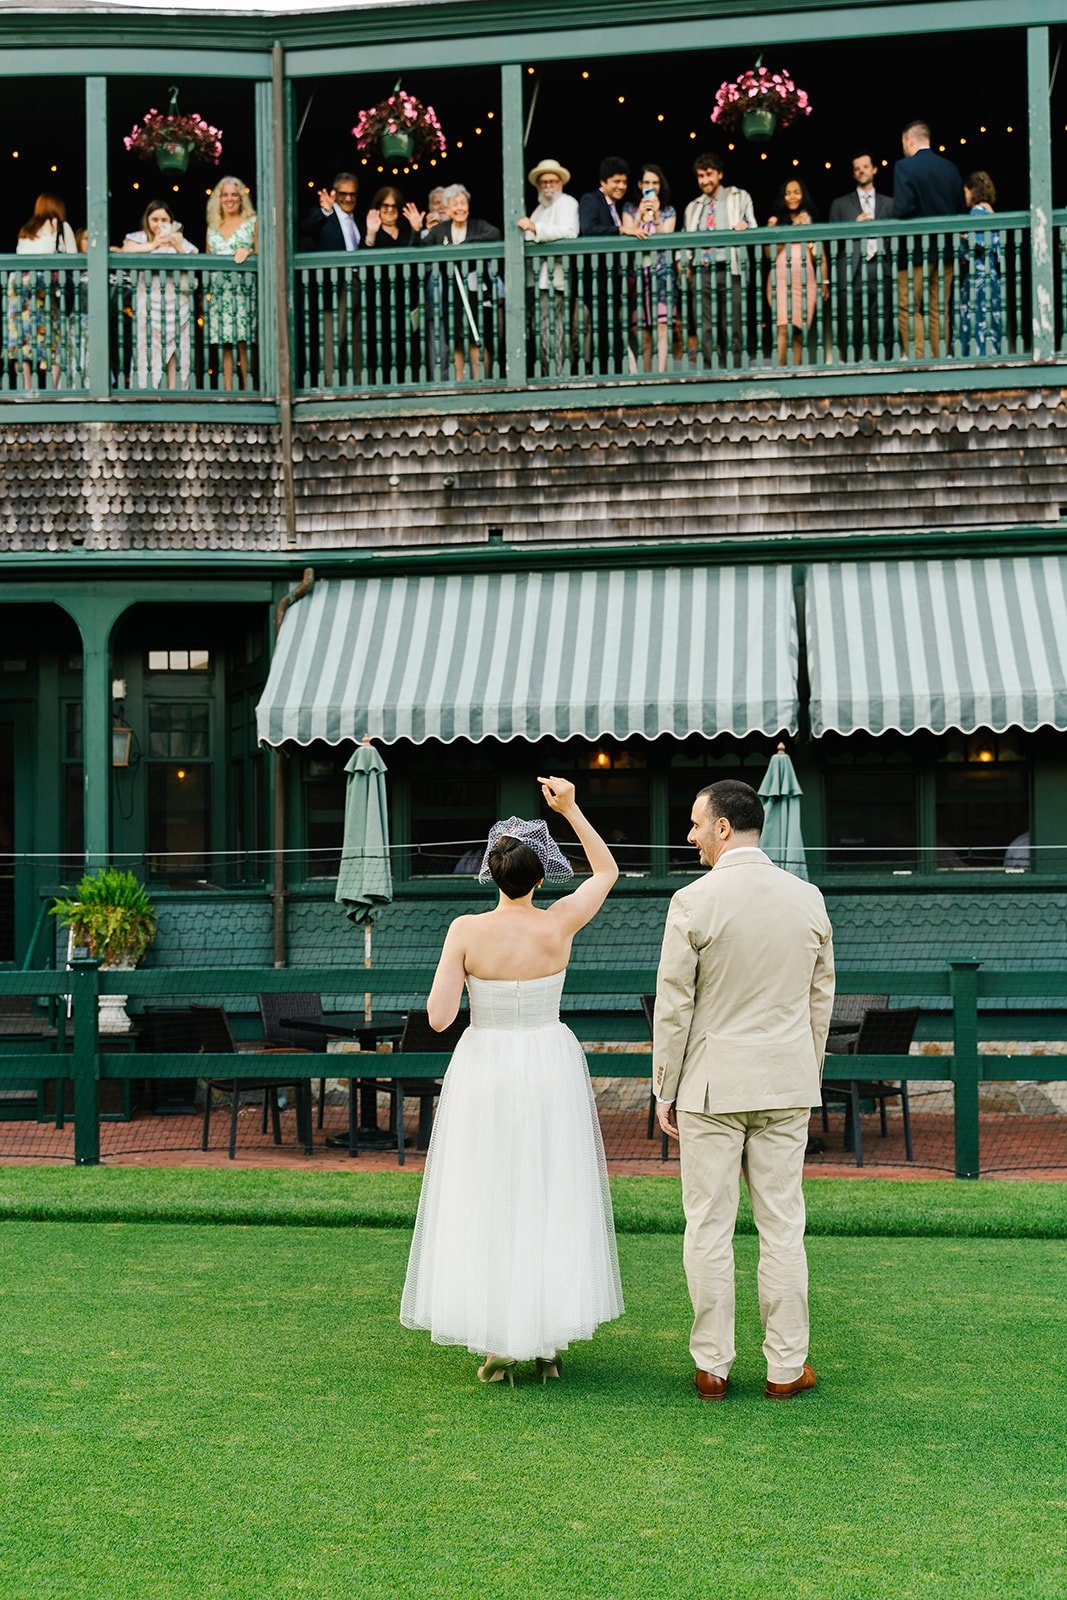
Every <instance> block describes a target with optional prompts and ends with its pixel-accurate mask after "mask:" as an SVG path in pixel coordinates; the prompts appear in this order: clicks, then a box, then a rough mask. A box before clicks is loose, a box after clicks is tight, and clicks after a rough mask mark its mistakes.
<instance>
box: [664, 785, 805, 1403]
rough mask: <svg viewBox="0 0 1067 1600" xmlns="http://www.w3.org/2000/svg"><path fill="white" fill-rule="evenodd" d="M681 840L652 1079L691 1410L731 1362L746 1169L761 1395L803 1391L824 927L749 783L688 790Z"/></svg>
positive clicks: (711, 1393) (723, 1386)
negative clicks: (692, 854)
mask: <svg viewBox="0 0 1067 1600" xmlns="http://www.w3.org/2000/svg"><path fill="white" fill-rule="evenodd" d="M691 815H692V824H693V825H692V828H691V829H690V831H689V843H690V844H692V845H695V846H696V848H697V850H698V851H699V853H700V861H701V865H702V866H705V867H710V868H711V869H712V870H711V871H710V872H708V873H707V874H706V876H704V877H703V878H700V879H698V880H697V882H695V883H692V884H690V885H689V886H688V887H687V888H685V889H680V890H679V891H678V893H677V894H676V895H675V896H674V898H673V899H672V900H671V904H670V910H669V911H668V913H667V925H666V928H665V929H664V934H663V951H662V954H661V957H660V965H659V977H658V980H657V985H656V1019H655V1036H654V1042H653V1047H652V1078H653V1085H654V1087H655V1091H656V1101H657V1114H658V1117H659V1123H660V1127H661V1128H662V1129H663V1131H664V1132H665V1133H666V1134H668V1135H670V1136H671V1137H672V1138H675V1139H678V1140H679V1142H680V1148H681V1165H682V1201H683V1205H684V1208H685V1221H686V1228H685V1251H684V1257H685V1270H686V1277H687V1278H688V1281H689V1296H690V1299H691V1300H692V1302H693V1313H694V1316H693V1331H692V1335H691V1337H690V1342H689V1348H690V1350H691V1352H692V1355H693V1360H694V1361H695V1363H696V1369H697V1370H696V1375H695V1377H694V1380H693V1381H694V1383H695V1385H696V1388H697V1392H698V1394H699V1395H700V1398H701V1399H702V1400H724V1399H725V1398H726V1391H727V1386H728V1384H729V1377H730V1367H731V1365H732V1364H733V1359H734V1260H733V1234H734V1224H735V1222H736V1219H737V1203H738V1198H739V1193H740V1178H741V1173H742V1172H744V1174H745V1180H746V1182H747V1184H748V1191H749V1195H750V1196H751V1200H752V1213H753V1216H754V1218H755V1222H756V1227H757V1229H758V1231H759V1237H760V1258H759V1273H758V1282H759V1305H760V1317H761V1319H762V1322H763V1331H764V1340H763V1353H764V1355H765V1357H766V1359H767V1387H766V1390H765V1393H766V1395H767V1397H768V1399H772V1400H778V1399H788V1398H789V1397H790V1396H792V1395H795V1394H799V1393H800V1392H801V1390H803V1389H811V1388H814V1386H815V1373H814V1371H813V1370H812V1368H811V1367H810V1366H809V1364H808V1360H807V1356H808V1266H807V1257H806V1255H805V1252H804V1196H803V1192H802V1189H801V1178H802V1176H803V1169H804V1147H805V1143H806V1141H807V1132H808V1116H809V1110H810V1107H811V1106H813V1105H817V1104H818V1103H819V1099H820V1089H819V1084H820V1079H821V1076H822V1058H823V1050H824V1048H825V1045H826V1034H827V1030H828V1028H829V1024H830V1011H831V1008H832V1006H833V999H834V959H833V944H832V938H831V930H830V923H829V919H828V918H827V915H826V907H825V905H824V904H823V898H822V895H821V894H820V893H819V891H818V889H816V888H815V887H814V885H812V884H809V883H805V882H803V881H802V880H801V879H800V878H795V877H793V876H792V874H790V873H788V872H783V871H782V870H781V868H779V867H776V866H775V865H774V863H773V862H772V861H771V860H770V859H769V857H768V856H766V855H764V853H763V851H762V850H761V849H760V848H759V838H760V832H761V830H762V828H763V805H762V803H761V801H760V798H759V796H758V795H757V793H756V791H755V790H754V789H751V788H750V787H749V786H748V784H747V783H737V782H735V781H733V780H727V781H724V782H722V783H713V784H711V785H709V787H708V788H706V789H701V791H700V793H699V794H698V795H697V797H696V800H695V801H694V802H693V810H692V814H691Z"/></svg>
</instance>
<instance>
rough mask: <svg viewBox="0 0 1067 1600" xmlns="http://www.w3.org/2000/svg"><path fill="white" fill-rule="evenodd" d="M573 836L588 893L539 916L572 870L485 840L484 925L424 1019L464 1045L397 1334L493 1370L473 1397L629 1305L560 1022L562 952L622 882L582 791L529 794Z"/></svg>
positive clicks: (510, 837) (473, 920)
mask: <svg viewBox="0 0 1067 1600" xmlns="http://www.w3.org/2000/svg"><path fill="white" fill-rule="evenodd" d="M537 781H538V782H539V783H540V785H541V792H542V794H543V795H544V797H545V800H546V801H547V803H548V805H549V806H550V807H551V809H552V810H553V811H556V812H558V813H559V815H560V816H561V817H564V818H565V819H566V821H567V822H569V823H570V825H571V827H572V828H573V829H574V832H575V833H576V834H577V836H578V839H579V841H580V843H581V845H582V848H583V849H584V851H585V854H586V859H587V860H588V862H589V868H590V872H591V874H592V876H591V877H589V878H587V879H586V880H585V881H584V882H583V883H582V884H581V885H580V886H579V888H577V889H576V890H575V891H574V892H573V894H568V895H565V896H563V897H562V898H561V899H558V900H556V901H554V902H553V903H552V904H551V905H550V906H547V907H545V908H541V907H537V906H535V905H534V904H533V895H534V890H535V889H536V888H538V887H539V885H540V884H541V883H542V882H543V881H544V880H545V879H546V878H548V879H561V878H566V877H571V876H572V872H571V867H570V864H569V863H568V862H567V860H566V859H565V857H564V856H563V855H562V854H561V853H560V851H559V850H558V848H557V846H556V844H555V842H554V841H553V839H552V838H551V836H550V834H549V832H548V829H547V827H546V826H545V824H544V823H543V822H523V821H520V819H519V818H518V817H510V818H508V820H507V821H506V822H497V823H494V825H493V827H492V829H491V831H490V834H489V843H488V846H487V848H486V852H485V856H484V858H483V861H482V869H481V872H480V874H479V879H480V881H481V882H483V883H487V882H488V881H489V879H490V877H491V878H492V880H493V881H494V882H495V883H496V885H497V887H498V889H499V890H500V899H499V903H498V904H497V906H496V907H495V909H494V910H492V911H484V912H481V913H479V914H476V915H472V916H464V917H457V918H456V920H455V921H454V922H453V923H452V925H451V926H450V928H449V930H448V933H447V935H446V937H445V943H444V948H443V950H442V952H441V959H440V961H439V963H438V966H437V972H436V975H435V977H434V981H433V987H432V989H431V990H430V997H429V1000H428V1001H427V1009H428V1011H429V1017H430V1023H431V1026H432V1027H434V1028H436V1029H437V1030H438V1031H439V1032H440V1031H441V1030H442V1029H444V1028H447V1027H448V1026H449V1024H450V1023H451V1022H453V1021H454V1020H455V1018H456V1016H457V1014H458V1012H459V1005H460V1000H461V998H462V995H463V987H464V983H465V984H466V987H467V992H468V994H469V996H470V1014H471V1023H470V1027H469V1028H468V1029H467V1030H466V1032H465V1033H464V1034H463V1036H462V1038H461V1039H460V1042H459V1044H458V1045H457V1046H456V1049H455V1052H454V1054H453V1056H452V1060H451V1062H450V1063H449V1067H448V1071H447V1073H446V1075H445V1080H444V1087H443V1089H442V1091H441V1101H440V1106H439V1108H438V1112H437V1117H436V1119H435V1122H434V1129H433V1135H432V1137H431V1140H430V1149H429V1152H428V1154H427V1158H426V1172H425V1176H424V1178H423V1184H422V1196H421V1199H420V1201H419V1211H418V1216H417V1218H416V1221H415V1235H414V1238H413V1240H412V1244H411V1255H410V1259H409V1261H408V1270H407V1279H406V1281H405V1284H404V1294H403V1299H402V1301H401V1307H400V1320H401V1322H402V1323H403V1324H404V1326H405V1327H408V1328H425V1329H427V1330H428V1331H429V1334H430V1337H431V1339H432V1340H433V1341H434V1343H435V1344H458V1345H466V1347H467V1348H468V1349H469V1350H471V1351H477V1352H479V1353H480V1352H482V1351H485V1352H487V1354H486V1356H485V1360H484V1362H483V1363H482V1365H481V1366H480V1367H479V1368H478V1376H479V1378H480V1379H481V1380H482V1382H483V1383H494V1382H498V1381H500V1380H501V1379H503V1378H505V1377H506V1378H507V1380H508V1382H509V1383H512V1384H513V1383H514V1369H515V1367H516V1365H517V1364H518V1362H520V1361H531V1360H532V1361H534V1362H535V1363H536V1371H537V1374H538V1376H539V1377H540V1378H541V1380H542V1382H545V1381H547V1380H548V1379H549V1378H558V1377H559V1375H560V1371H561V1363H560V1359H559V1357H560V1352H561V1351H562V1350H565V1349H566V1347H567V1345H568V1344H569V1343H570V1341H571V1340H572V1339H588V1338H589V1337H590V1336H591V1335H592V1333H593V1331H594V1329H595V1328H596V1327H597V1326H598V1325H599V1324H600V1323H601V1322H609V1321H611V1319H612V1318H614V1317H617V1316H619V1315H620V1314H621V1312H622V1309H623V1304H622V1290H621V1287H620V1283H619V1264H618V1258H617V1256H616V1252H615V1230H614V1225H613V1221H612V1214H611V1199H610V1196H609V1194H608V1182H607V1169H606V1166H605V1162H604V1147H603V1144H602V1142H601V1138H600V1126H599V1124H598V1122H597V1117H596V1105H595V1102H594V1100H593V1091H592V1086H591V1084H590V1082H589V1073H588V1070H587V1068H586V1064H585V1057H584V1055H583V1053H582V1048H581V1046H580V1045H579V1043H578V1041H577V1039H576V1038H575V1037H574V1035H573V1033H571V1031H570V1029H569V1028H567V1027H565V1026H564V1025H563V1024H562V1023H561V1022H560V1020H559V1001H560V994H561V992H562V989H563V980H564V978H565V977H566V967H567V961H568V958H569V956H570V950H571V940H572V939H573V938H574V935H575V934H576V933H577V932H578V930H579V928H583V927H584V926H585V924H586V923H587V922H589V921H590V920H591V919H592V918H593V917H595V916H596V914H597V912H598V911H599V910H600V907H601V906H602V905H603V903H604V901H605V899H606V898H607V895H608V892H609V890H610V889H611V886H612V884H613V883H614V882H615V880H616V878H617V877H618V875H619V869H618V867H617V866H616V864H615V859H614V857H613V856H612V854H611V852H610V850H609V849H608V847H607V845H606V844H605V843H604V841H603V839H602V838H601V837H600V835H599V834H598V833H597V831H596V829H595V828H594V827H592V825H591V824H590V823H589V822H588V821H587V819H586V818H585V817H584V816H583V815H582V813H581V811H580V810H579V809H578V806H577V804H576V802H575V797H574V785H573V783H568V782H567V781H566V779H564V778H551V777H550V778H539V779H538V780H537Z"/></svg>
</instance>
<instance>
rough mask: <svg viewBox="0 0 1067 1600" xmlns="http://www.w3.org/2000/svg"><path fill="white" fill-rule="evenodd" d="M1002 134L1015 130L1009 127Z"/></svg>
mask: <svg viewBox="0 0 1067 1600" xmlns="http://www.w3.org/2000/svg"><path fill="white" fill-rule="evenodd" d="M1004 132H1005V133H1014V132H1015V129H1014V128H1010V127H1009V128H1005V130H1004Z"/></svg>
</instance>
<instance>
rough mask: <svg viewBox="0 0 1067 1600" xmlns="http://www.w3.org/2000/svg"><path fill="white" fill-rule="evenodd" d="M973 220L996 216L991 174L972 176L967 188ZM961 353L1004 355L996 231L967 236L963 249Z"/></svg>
mask: <svg viewBox="0 0 1067 1600" xmlns="http://www.w3.org/2000/svg"><path fill="white" fill-rule="evenodd" d="M963 197H964V199H965V200H966V202H967V209H968V211H969V212H970V214H971V216H972V217H981V216H992V214H993V206H994V205H995V203H996V198H997V191H996V189H995V187H994V185H993V180H992V178H991V177H990V176H989V173H988V172H972V173H971V175H970V177H969V178H968V179H967V181H966V182H965V184H964V185H963ZM960 267H961V271H960V349H961V350H962V352H963V354H964V355H965V356H966V355H970V353H971V342H972V340H973V342H974V353H975V355H977V356H998V355H1000V351H1001V331H1002V328H1003V317H1002V313H1001V293H1000V273H1001V250H1000V234H999V233H998V232H997V231H996V230H995V229H993V228H990V229H985V228H983V229H982V230H981V231H980V232H978V233H971V234H964V235H963V237H962V240H961V247H960Z"/></svg>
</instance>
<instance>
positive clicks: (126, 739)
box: [111, 721, 133, 767]
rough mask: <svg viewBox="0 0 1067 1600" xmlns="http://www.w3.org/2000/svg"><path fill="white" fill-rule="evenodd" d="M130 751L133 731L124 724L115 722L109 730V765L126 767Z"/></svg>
mask: <svg viewBox="0 0 1067 1600" xmlns="http://www.w3.org/2000/svg"><path fill="white" fill-rule="evenodd" d="M132 751H133V729H132V728H128V727H127V726H126V724H125V723H124V722H121V721H116V722H115V723H113V724H112V728H111V765H112V766H113V767H128V766H129V764H130V756H131V754H132Z"/></svg>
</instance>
